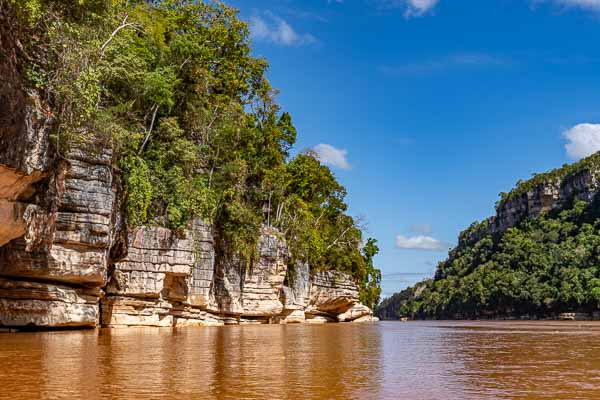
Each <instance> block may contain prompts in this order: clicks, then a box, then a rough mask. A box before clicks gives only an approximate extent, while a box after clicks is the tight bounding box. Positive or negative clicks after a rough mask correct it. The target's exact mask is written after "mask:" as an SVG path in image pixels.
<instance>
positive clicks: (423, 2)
mask: <svg viewBox="0 0 600 400" xmlns="http://www.w3.org/2000/svg"><path fill="white" fill-rule="evenodd" d="M437 2H438V0H409V1H408V2H407V3H408V5H407V8H406V11H405V12H404V16H405V17H407V18H409V17H420V16H421V15H423V14H426V13H427V12H429V11H430V10H432V9H433V7H435V5H436V4H437Z"/></svg>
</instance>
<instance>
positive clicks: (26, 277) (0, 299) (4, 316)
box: [0, 93, 374, 328]
mask: <svg viewBox="0 0 600 400" xmlns="http://www.w3.org/2000/svg"><path fill="white" fill-rule="evenodd" d="M9 98H10V101H8V99H9ZM0 100H3V102H2V103H1V104H0V326H4V327H41V328H65V327H97V326H106V327H127V326H158V327H179V326H190V325H225V324H246V323H301V322H309V323H321V322H336V321H339V322H346V321H371V320H374V317H373V316H372V312H371V310H370V309H369V308H367V307H365V306H363V305H362V304H360V302H359V298H358V297H359V296H358V295H359V293H358V287H357V285H356V284H355V283H354V282H353V281H352V279H351V277H350V276H349V275H346V274H343V273H338V272H311V271H310V268H309V266H308V265H294V268H293V273H288V269H289V268H290V263H291V261H290V255H289V251H288V248H287V245H286V243H285V241H284V240H283V239H282V237H281V235H280V234H279V233H278V232H277V231H276V230H274V229H269V228H266V227H265V228H264V229H263V232H262V235H261V237H260V240H259V245H258V249H257V251H258V257H257V260H256V262H255V263H254V264H253V265H251V266H248V267H246V266H245V265H244V264H243V263H241V262H239V261H238V260H235V259H226V260H219V261H217V260H216V257H215V246H214V241H213V232H212V228H211V226H209V225H207V224H205V223H203V222H202V221H199V220H197V221H194V222H193V223H192V224H191V226H190V227H189V229H188V230H186V231H184V232H179V233H178V232H173V231H170V230H168V229H165V228H160V227H138V228H136V229H134V230H129V229H128V228H127V226H126V224H125V221H124V217H123V214H122V207H121V200H122V199H121V197H122V193H121V182H120V175H119V171H118V170H117V169H116V168H115V167H114V165H113V157H112V154H110V153H108V152H104V153H100V154H98V153H96V152H94V151H90V150H73V151H71V152H70V153H69V154H66V155H57V154H54V153H53V151H52V148H51V147H52V146H51V145H50V140H49V132H50V128H51V126H52V123H53V120H52V116H51V114H50V113H49V112H44V108H43V106H42V105H41V104H40V103H39V102H38V101H37V100H36V98H35V97H34V96H29V97H27V96H20V97H19V96H13V95H11V96H8V95H5V94H3V93H0ZM4 100H6V101H4ZM286 277H287V278H286Z"/></svg>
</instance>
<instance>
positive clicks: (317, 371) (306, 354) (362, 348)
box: [0, 325, 383, 399]
mask: <svg viewBox="0 0 600 400" xmlns="http://www.w3.org/2000/svg"><path fill="white" fill-rule="evenodd" d="M381 337H382V335H381V330H380V329H379V328H378V327H377V326H376V325H370V326H367V325H362V326H359V325H354V326H345V327H344V329H340V327H339V326H337V325H328V326H300V325H296V326H247V327H231V328H203V329H197V328H190V329H178V330H170V329H164V330H158V329H129V330H101V331H97V332H61V333H58V332H53V333H43V334H18V335H14V334H4V335H0V385H1V387H2V388H3V390H2V392H1V393H11V396H10V398H12V399H29V398H88V399H94V398H111V399H131V398H166V399H171V398H172V399H175V398H177V399H180V398H186V399H189V398H198V399H201V398H216V399H230V398H248V399H255V398H256V399H258V398H261V399H262V398H303V399H311V398H313V399H322V398H340V399H341V398H344V399H348V398H378V397H380V392H379V386H378V383H379V382H382V366H383V362H382V342H381ZM0 397H2V396H1V395H0Z"/></svg>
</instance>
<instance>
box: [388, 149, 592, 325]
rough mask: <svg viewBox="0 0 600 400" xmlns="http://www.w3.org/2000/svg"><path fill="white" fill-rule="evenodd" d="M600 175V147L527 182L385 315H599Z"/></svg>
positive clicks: (465, 234) (470, 230) (464, 236)
mask: <svg viewBox="0 0 600 400" xmlns="http://www.w3.org/2000/svg"><path fill="white" fill-rule="evenodd" d="M599 176H600V153H597V154H594V155H592V156H590V157H588V158H586V159H584V160H582V161H580V162H578V163H575V164H572V165H565V166H563V167H562V168H559V169H556V170H553V171H550V172H547V173H543V174H537V175H535V176H534V177H533V178H532V179H530V180H527V181H521V182H519V183H518V184H517V186H516V187H515V189H513V190H512V191H511V192H509V193H502V194H501V199H500V201H499V202H498V204H497V213H496V215H495V216H493V217H491V218H489V219H487V220H485V221H483V222H477V223H474V224H473V225H471V226H470V227H469V228H468V229H467V230H465V231H464V232H462V233H461V234H460V237H459V243H458V246H457V247H456V248H454V249H453V250H451V251H450V253H449V257H448V259H447V260H446V261H444V262H442V263H440V265H439V266H438V268H437V271H436V273H435V276H434V278H433V279H432V280H428V281H424V282H422V283H420V284H418V285H417V286H415V287H414V288H409V289H407V290H405V291H403V292H402V293H399V294H397V295H394V296H393V297H391V298H389V299H385V300H384V301H383V302H382V304H381V306H380V307H379V310H378V312H377V314H378V315H379V316H380V317H382V318H385V319H396V318H402V317H408V318H514V317H524V318H538V317H542V318H557V317H559V316H560V315H561V314H563V313H568V312H579V314H578V315H588V316H589V317H591V316H592V315H593V314H594V313H595V312H596V310H598V309H599V308H598V307H599V305H600V263H599V262H598V260H600V198H599V197H598V196H597V193H598V189H599V182H598V177H599ZM569 315H571V314H569ZM563 316H564V315H563Z"/></svg>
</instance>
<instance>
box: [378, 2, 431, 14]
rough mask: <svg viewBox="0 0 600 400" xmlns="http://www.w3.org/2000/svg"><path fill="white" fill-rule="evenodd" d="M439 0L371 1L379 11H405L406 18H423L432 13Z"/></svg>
mask: <svg viewBox="0 0 600 400" xmlns="http://www.w3.org/2000/svg"><path fill="white" fill-rule="evenodd" d="M438 2H439V0H370V3H371V4H374V5H375V7H376V8H377V9H378V10H379V11H388V10H394V9H402V10H404V12H403V15H404V17H405V18H414V17H422V16H423V15H426V14H428V13H430V12H431V11H432V10H433V9H434V8H435V6H436V5H437V3H438Z"/></svg>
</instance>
